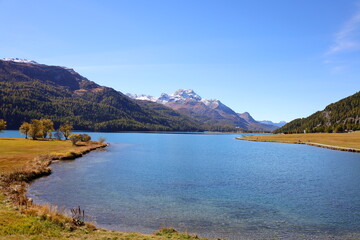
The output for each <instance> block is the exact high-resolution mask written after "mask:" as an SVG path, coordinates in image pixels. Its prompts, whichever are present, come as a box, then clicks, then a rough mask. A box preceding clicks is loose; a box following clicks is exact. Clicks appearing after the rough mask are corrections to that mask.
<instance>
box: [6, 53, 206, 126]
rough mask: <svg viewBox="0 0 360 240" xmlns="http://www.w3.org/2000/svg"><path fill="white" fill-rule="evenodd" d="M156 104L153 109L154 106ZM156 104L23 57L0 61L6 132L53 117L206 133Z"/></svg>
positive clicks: (78, 122) (59, 120) (57, 120)
mask: <svg viewBox="0 0 360 240" xmlns="http://www.w3.org/2000/svg"><path fill="white" fill-rule="evenodd" d="M154 105H155V106H154ZM157 105H158V104H156V103H152V104H148V106H140V105H139V104H137V103H136V102H134V101H133V100H131V99H130V98H128V97H127V96H125V95H124V94H122V93H121V92H119V91H116V90H114V89H112V88H109V87H105V86H100V85H98V84H96V83H95V82H92V81H90V80H88V79H87V78H85V77H83V76H81V75H80V74H78V73H76V72H75V71H74V70H73V69H70V68H66V67H60V66H48V65H44V64H38V63H36V62H34V61H29V60H22V59H5V60H0V119H5V120H6V121H7V128H8V129H18V128H19V126H20V125H21V124H22V122H23V121H30V120H31V119H39V118H49V119H52V120H53V121H54V123H55V126H59V125H60V124H61V123H65V122H69V123H71V124H73V125H74V128H75V129H79V130H95V131H128V130H129V131H130V130H146V131H150V130H152V131H154V130H162V131H204V130H207V128H206V126H204V125H203V124H202V123H201V122H199V121H197V120H195V119H192V118H190V117H187V116H184V115H182V114H180V113H178V112H176V111H174V110H172V109H170V108H167V107H162V108H161V109H159V108H158V106H157Z"/></svg>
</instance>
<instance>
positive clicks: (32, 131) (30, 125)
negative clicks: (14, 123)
mask: <svg viewBox="0 0 360 240" xmlns="http://www.w3.org/2000/svg"><path fill="white" fill-rule="evenodd" d="M72 129H73V126H72V125H71V124H68V123H66V124H62V125H60V127H59V128H58V129H57V130H56V131H55V128H54V122H53V121H52V120H51V119H32V120H31V121H30V122H23V123H22V124H21V126H20V128H19V130H20V132H21V133H22V134H25V138H28V137H31V138H32V139H34V140H35V139H37V138H47V137H49V138H51V137H52V136H53V132H54V131H55V133H54V137H55V138H57V139H62V138H63V137H65V139H66V140H67V139H68V137H69V135H70V134H71V132H72Z"/></svg>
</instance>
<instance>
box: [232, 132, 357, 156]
mask: <svg viewBox="0 0 360 240" xmlns="http://www.w3.org/2000/svg"><path fill="white" fill-rule="evenodd" d="M236 139H238V140H246V141H255V142H278V143H293V144H306V145H310V146H315V147H322V148H328V149H333V150H338V151H347V152H360V132H353V133H306V134H276V135H247V136H242V137H237V138H236Z"/></svg>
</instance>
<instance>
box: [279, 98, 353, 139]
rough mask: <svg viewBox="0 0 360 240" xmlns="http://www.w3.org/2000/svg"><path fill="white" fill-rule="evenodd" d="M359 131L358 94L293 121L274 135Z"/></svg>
mask: <svg viewBox="0 0 360 240" xmlns="http://www.w3.org/2000/svg"><path fill="white" fill-rule="evenodd" d="M355 130H360V92H357V93H355V94H354V95H352V96H349V97H346V98H344V99H341V100H340V101H337V102H335V103H332V104H330V105H328V106H327V107H325V109H324V110H322V111H318V112H316V113H314V114H312V115H311V116H309V117H306V118H298V119H295V120H293V121H291V122H289V123H287V124H286V125H284V126H283V127H281V128H279V129H277V130H275V133H303V132H308V133H309V132H343V131H355Z"/></svg>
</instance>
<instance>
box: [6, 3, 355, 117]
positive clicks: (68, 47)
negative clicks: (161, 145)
mask: <svg viewBox="0 0 360 240" xmlns="http://www.w3.org/2000/svg"><path fill="white" fill-rule="evenodd" d="M0 29H1V37H0V57H18V58H26V59H32V60H35V61H37V62H39V63H44V64H50V65H61V66H67V67H72V68H74V69H75V70H76V71H78V72H79V73H80V74H82V75H83V76H85V77H87V78H88V79H90V80H92V81H95V82H97V83H99V84H101V85H106V86H109V87H113V88H115V89H116V90H119V91H121V92H123V93H127V92H129V93H145V94H150V95H154V96H159V95H160V94H161V93H162V92H167V93H172V92H174V91H175V90H177V89H179V88H191V89H194V91H195V92H197V93H198V94H199V95H200V96H202V97H203V98H209V99H213V98H216V99H220V100H221V101H222V102H223V103H224V104H226V105H228V106H229V107H231V108H232V109H234V110H235V111H237V112H244V111H248V112H250V114H252V115H253V117H254V118H255V119H257V120H264V119H269V120H273V121H280V120H286V121H290V120H292V119H294V118H298V117H306V116H308V115H310V114H312V113H313V112H315V111H317V110H322V109H323V108H324V107H325V106H326V105H328V104H329V103H331V102H335V101H337V100H339V99H341V98H344V97H346V96H349V95H352V94H354V93H355V92H357V91H359V90H360V88H359V86H360V84H359V83H360V78H359V76H360V51H359V50H360V2H359V1H356V0H331V1H329V0H316V1H313V0H272V1H269V0H252V1H250V0H243V1H242V0H234V1H230V0H218V1H210V0H208V1H205V0H204V1H201V0H188V1H187V0H163V1H157V0H144V1H137V0H127V1H115V0H114V1H100V0H99V1H89V0H87V1H64V0H61V1H56V0H51V1H48V0H43V1H37V0H33V1H27V0H22V1H20V0H0Z"/></svg>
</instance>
